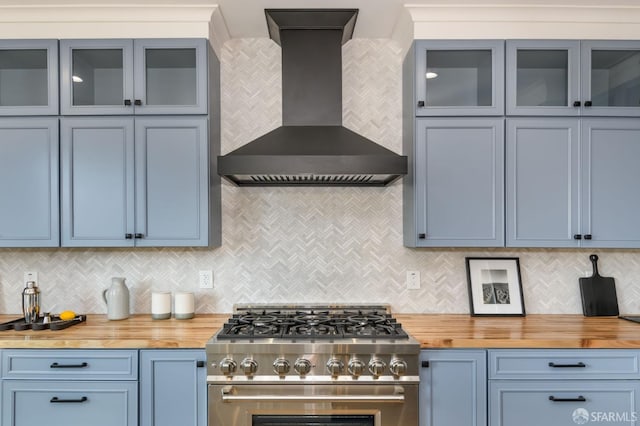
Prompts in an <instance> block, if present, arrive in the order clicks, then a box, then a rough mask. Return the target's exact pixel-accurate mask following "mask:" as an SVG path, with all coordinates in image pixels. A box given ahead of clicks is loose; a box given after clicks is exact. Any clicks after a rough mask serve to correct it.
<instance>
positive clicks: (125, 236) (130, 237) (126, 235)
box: [124, 234, 133, 240]
mask: <svg viewBox="0 0 640 426" xmlns="http://www.w3.org/2000/svg"><path fill="white" fill-rule="evenodd" d="M124 238H125V239H127V240H130V239H132V238H133V234H124Z"/></svg>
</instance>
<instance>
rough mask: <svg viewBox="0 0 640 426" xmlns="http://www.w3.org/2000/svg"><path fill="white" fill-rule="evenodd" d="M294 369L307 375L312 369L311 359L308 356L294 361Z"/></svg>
mask: <svg viewBox="0 0 640 426" xmlns="http://www.w3.org/2000/svg"><path fill="white" fill-rule="evenodd" d="M293 369H294V370H296V373H298V374H299V375H301V376H306V375H307V374H309V372H310V371H311V361H309V360H308V359H306V358H298V359H296V362H294V363H293Z"/></svg>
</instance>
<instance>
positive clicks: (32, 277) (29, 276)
mask: <svg viewBox="0 0 640 426" xmlns="http://www.w3.org/2000/svg"><path fill="white" fill-rule="evenodd" d="M29 281H33V282H34V283H36V287H37V286H38V285H39V284H38V273H37V272H35V271H29V272H25V273H24V286H25V287H26V286H27V282H29Z"/></svg>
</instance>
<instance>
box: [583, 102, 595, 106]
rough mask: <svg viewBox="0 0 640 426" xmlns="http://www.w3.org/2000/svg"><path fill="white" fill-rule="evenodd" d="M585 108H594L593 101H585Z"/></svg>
mask: <svg viewBox="0 0 640 426" xmlns="http://www.w3.org/2000/svg"><path fill="white" fill-rule="evenodd" d="M584 106H586V107H590V106H593V102H591V101H585V102H584Z"/></svg>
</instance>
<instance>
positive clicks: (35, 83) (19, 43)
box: [0, 40, 58, 116]
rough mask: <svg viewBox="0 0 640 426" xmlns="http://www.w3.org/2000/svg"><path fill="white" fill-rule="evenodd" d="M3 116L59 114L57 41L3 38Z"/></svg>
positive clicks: (0, 98) (0, 60)
mask: <svg viewBox="0 0 640 426" xmlns="http://www.w3.org/2000/svg"><path fill="white" fill-rule="evenodd" d="M0 115H14V116H21V115H58V41H57V40H0Z"/></svg>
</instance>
